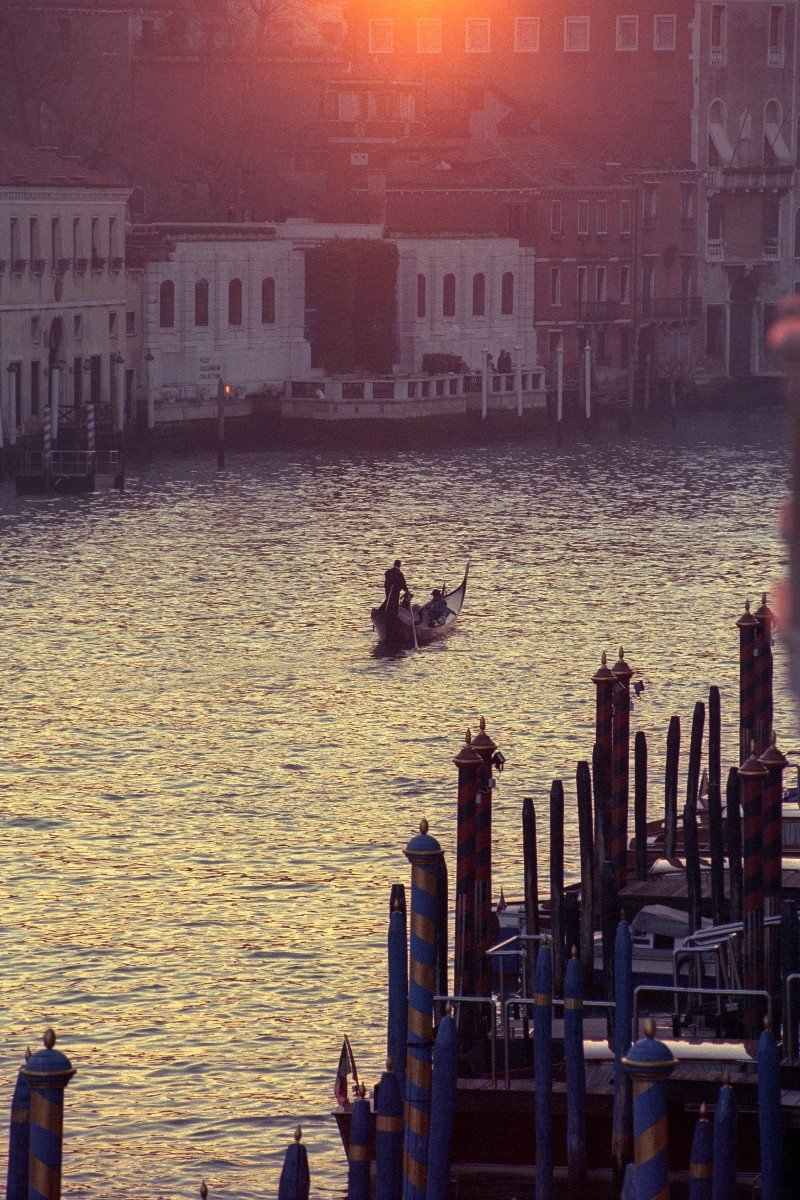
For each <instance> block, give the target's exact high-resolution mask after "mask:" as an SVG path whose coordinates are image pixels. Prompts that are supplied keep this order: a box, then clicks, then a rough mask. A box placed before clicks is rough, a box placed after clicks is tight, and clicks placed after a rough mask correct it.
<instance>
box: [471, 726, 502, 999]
mask: <svg viewBox="0 0 800 1200" xmlns="http://www.w3.org/2000/svg"><path fill="white" fill-rule="evenodd" d="M479 724H480V729H479V732H478V733H477V734H476V735H475V737H474V738H473V739H472V748H473V750H474V751H475V752H476V753H477V754H479V755H480V757H481V760H482V761H481V765H480V767H479V768H478V782H477V791H476V794H475V995H476V996H490V995H491V983H492V981H491V964H490V962H489V959H488V958H487V957H486V951H487V950H488V949H489V947H490V946H491V944H492V938H491V917H492V786H493V780H492V756H493V755H494V752H495V750H496V749H497V746H496V745H495V743H494V742H493V741H492V739H491V737H490V736H489V734H488V733H487V732H486V720H485V718H484V717H481V719H480V722H479Z"/></svg>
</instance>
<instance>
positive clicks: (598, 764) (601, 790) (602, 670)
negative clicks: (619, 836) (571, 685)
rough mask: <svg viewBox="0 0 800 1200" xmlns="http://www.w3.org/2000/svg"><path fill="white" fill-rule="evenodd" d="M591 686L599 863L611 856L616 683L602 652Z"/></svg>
mask: <svg viewBox="0 0 800 1200" xmlns="http://www.w3.org/2000/svg"><path fill="white" fill-rule="evenodd" d="M592 683H593V684H594V685H595V688H596V696H595V718H594V721H595V754H594V755H593V759H596V761H593V771H594V803H595V810H596V811H597V812H598V813H599V814H600V817H601V821H602V826H603V828H602V835H603V836H602V842H601V843H600V839H598V838H597V830H595V840H597V841H598V843H599V844H602V846H603V850H604V852H603V854H602V855H601V856H600V863H602V862H603V859H605V858H607V857H608V856H609V854H610V853H611V776H612V762H611V760H612V755H613V713H614V688H615V686H616V683H617V679H616V676H615V674H614V672H613V671H612V670H611V669H610V668H609V666H608V663H607V660H606V655H605V651H603V654H602V657H601V659H600V666H599V667H598V669H597V670H596V671H595V673H594V675H593V676H592ZM600 863H599V864H598V870H599V865H600Z"/></svg>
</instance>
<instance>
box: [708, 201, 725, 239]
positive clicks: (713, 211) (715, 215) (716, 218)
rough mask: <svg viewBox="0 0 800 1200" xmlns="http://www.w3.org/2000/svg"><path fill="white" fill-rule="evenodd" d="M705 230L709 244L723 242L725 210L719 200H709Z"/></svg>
mask: <svg viewBox="0 0 800 1200" xmlns="http://www.w3.org/2000/svg"><path fill="white" fill-rule="evenodd" d="M706 229H707V233H708V240H709V241H710V242H721V241H722V240H723V238H724V236H725V208H724V205H723V203H722V201H721V200H709V202H708V223H707V226H706Z"/></svg>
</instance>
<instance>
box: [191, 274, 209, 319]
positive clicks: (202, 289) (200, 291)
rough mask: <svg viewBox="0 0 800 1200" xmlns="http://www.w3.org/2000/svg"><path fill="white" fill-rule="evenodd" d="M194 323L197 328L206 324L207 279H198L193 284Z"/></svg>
mask: <svg viewBox="0 0 800 1200" xmlns="http://www.w3.org/2000/svg"><path fill="white" fill-rule="evenodd" d="M194 323H195V326H196V327H197V328H198V329H204V328H205V327H206V326H207V325H208V280H207V279H198V281H197V283H196V284H195V285H194Z"/></svg>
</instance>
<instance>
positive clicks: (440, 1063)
mask: <svg viewBox="0 0 800 1200" xmlns="http://www.w3.org/2000/svg"><path fill="white" fill-rule="evenodd" d="M457 1084H458V1029H457V1027H456V1023H455V1021H454V1020H453V1018H452V1016H450V1014H449V1013H448V1014H447V1015H446V1016H444V1017H442V1019H441V1021H440V1022H439V1028H438V1029H437V1030H436V1041H435V1042H434V1045H433V1088H432V1092H431V1137H430V1147H429V1150H428V1186H427V1192H426V1195H427V1200H447V1196H448V1193H449V1191H450V1164H451V1159H452V1151H453V1126H454V1124H455V1119H456V1087H457Z"/></svg>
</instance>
